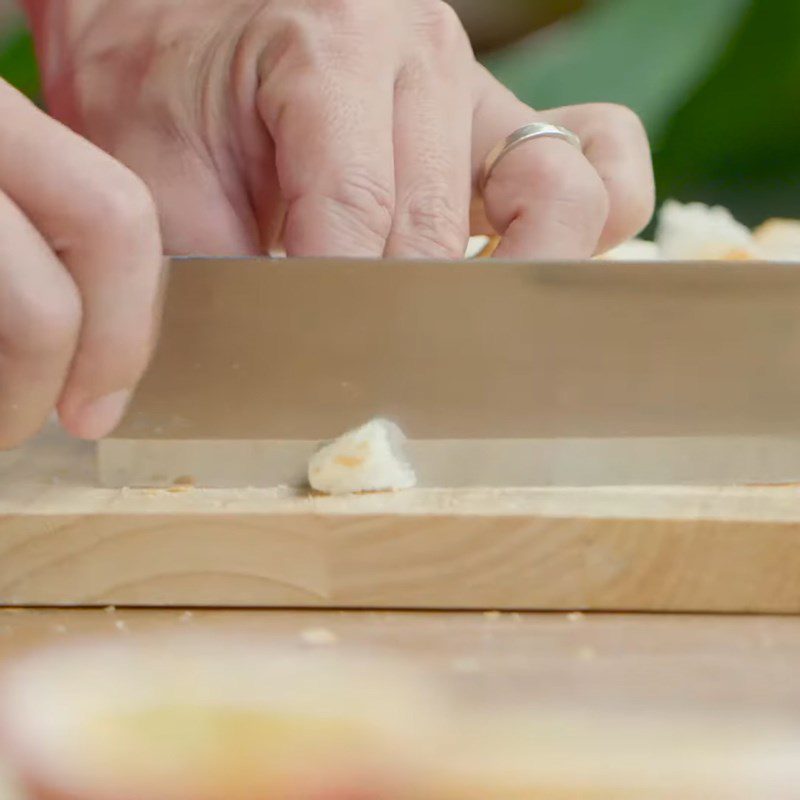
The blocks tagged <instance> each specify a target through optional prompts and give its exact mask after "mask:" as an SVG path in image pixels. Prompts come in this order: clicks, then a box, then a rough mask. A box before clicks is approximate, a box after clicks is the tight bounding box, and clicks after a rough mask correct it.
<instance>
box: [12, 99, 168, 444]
mask: <svg viewBox="0 0 800 800" xmlns="http://www.w3.org/2000/svg"><path fill="white" fill-rule="evenodd" d="M0 117H1V118H2V119H3V122H4V124H3V125H2V126H0V154H3V155H2V156H0V186H2V188H3V190H4V191H5V192H6V193H7V194H8V196H9V197H10V198H11V199H12V200H13V201H14V203H16V205H17V206H18V207H19V208H20V209H21V210H22V211H23V212H24V213H25V215H26V216H27V217H28V219H30V220H31V221H32V222H33V224H34V225H35V226H36V228H37V229H38V230H39V232H40V233H41V234H42V236H43V237H44V238H45V239H46V240H47V242H48V243H49V245H50V247H51V248H52V250H53V251H54V252H55V253H56V255H58V256H59V258H60V259H61V261H62V262H63V263H64V264H65V265H66V267H67V268H68V270H69V272H70V273H71V275H72V277H73V279H74V281H75V283H76V284H77V287H78V290H79V292H80V295H81V304H82V313H83V318H82V324H81V330H80V337H79V341H78V345H77V350H76V352H75V356H74V358H73V360H72V365H71V367H70V371H69V376H68V377H67V381H66V384H65V386H64V389H63V392H62V395H61V399H60V402H59V412H60V414H61V417H62V421H63V422H64V423H65V425H66V426H67V428H68V429H69V430H70V431H71V432H72V433H74V434H75V435H78V436H83V437H86V438H97V437H99V436H103V435H105V434H106V433H108V432H109V431H110V430H111V428H113V427H114V425H115V424H116V423H117V422H118V420H119V417H120V416H121V414H122V412H123V410H124V406H125V403H126V400H127V397H128V394H129V393H130V391H131V390H132V389H133V387H134V385H135V384H136V382H137V381H138V380H139V378H140V377H141V374H142V372H143V371H144V369H145V367H146V365H147V361H148V359H149V356H150V352H151V349H152V343H153V340H154V333H155V327H156V321H157V313H156V311H157V297H158V290H159V286H160V276H161V271H162V256H161V243H160V236H159V229H158V219H157V215H156V211H155V207H154V204H153V202H152V200H151V199H150V195H149V193H148V192H147V190H146V189H145V187H144V185H143V184H142V182H141V181H140V180H139V179H138V178H137V177H136V176H134V175H133V173H131V172H130V171H129V170H127V169H126V168H125V167H123V166H122V165H121V164H119V163H118V162H116V161H115V160H114V159H113V158H111V157H110V156H108V155H107V154H106V153H104V152H103V151H101V150H100V149H99V148H97V147H95V146H94V145H92V144H90V143H89V142H88V141H86V140H84V139H82V138H81V137H79V136H77V135H76V134H74V133H73V132H72V131H70V130H69V129H68V128H66V127H65V126H63V125H61V124H60V123H58V122H56V121H55V120H52V119H50V118H49V117H47V116H46V115H44V114H43V113H42V112H41V111H39V110H38V109H37V108H36V107H35V106H34V105H33V104H32V103H30V102H29V101H28V100H27V99H26V98H24V97H23V96H22V95H20V94H19V93H18V92H16V91H15V90H13V89H11V88H10V87H8V86H5V85H0ZM9 153H13V158H10V157H7V156H6V155H5V154H9ZM34 165H35V168H34Z"/></svg>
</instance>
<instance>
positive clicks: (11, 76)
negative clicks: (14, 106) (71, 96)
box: [0, 26, 39, 99]
mask: <svg viewBox="0 0 800 800" xmlns="http://www.w3.org/2000/svg"><path fill="white" fill-rule="evenodd" d="M0 78H3V79H4V80H6V81H8V82H9V83H10V84H12V85H13V86H16V87H17V88H18V89H19V90H20V91H22V92H24V93H25V94H26V95H28V97H31V98H33V99H38V97H39V70H38V68H37V66H36V57H35V55H34V50H33V41H32V39H31V35H30V33H29V32H28V31H27V30H26V29H25V28H23V27H21V26H20V27H16V28H13V29H12V30H11V31H10V32H9V33H6V34H4V35H2V36H0Z"/></svg>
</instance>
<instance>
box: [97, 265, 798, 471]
mask: <svg viewBox="0 0 800 800" xmlns="http://www.w3.org/2000/svg"><path fill="white" fill-rule="evenodd" d="M798 367H800V269H798V267H797V266H796V265H794V266H792V265H781V264H763V263H758V264H747V263H737V264H730V263H726V264H719V263H717V264H711V263H709V264H687V263H681V264H668V263H648V264H630V263H626V264H612V263H608V262H582V263H558V264H526V263H490V262H461V263H442V262H431V263H426V262H391V261H390V262H383V261H382V262H368V261H327V260H285V261H266V260H263V259H250V260H225V259H222V260H220V259H207V260H203V259H189V260H177V261H174V262H173V263H172V265H171V274H170V278H169V285H168V290H167V297H166V306H165V315H164V324H163V330H162V335H161V338H160V342H159V347H158V351H157V354H156V357H155V359H154V361H153V364H152V366H151V368H150V370H149V372H148V374H147V376H146V377H145V379H144V381H143V382H142V384H141V386H140V388H139V391H138V392H137V394H136V396H135V398H134V401H133V403H132V405H131V408H130V410H129V412H128V414H127V417H126V419H125V420H124V421H123V423H122V425H121V426H120V427H119V429H118V430H117V431H116V432H115V437H114V439H113V440H110V441H107V442H105V443H103V444H102V446H101V477H102V480H103V481H104V482H106V483H111V484H113V485H141V484H142V483H159V482H161V481H162V480H164V481H166V480H171V479H172V478H174V477H177V475H175V474H174V473H175V472H176V470H177V471H178V472H179V473H180V475H187V476H189V475H191V476H192V477H195V478H196V479H198V481H199V482H200V483H202V484H204V485H219V486H226V485H270V484H273V483H284V482H290V483H291V482H295V481H296V480H297V479H298V477H297V476H298V475H299V472H298V471H299V470H300V469H301V467H302V465H303V463H304V459H305V458H306V457H307V455H308V453H309V451H310V450H312V449H313V448H314V447H315V446H316V445H317V443H318V442H319V441H321V440H326V439H330V438H333V437H335V436H338V435H339V434H341V433H342V432H344V431H345V430H347V429H349V428H352V427H354V426H357V425H360V424H362V423H364V422H366V421H367V420H369V419H370V418H372V417H375V416H384V417H389V418H391V419H393V420H395V421H396V422H397V423H398V424H399V425H400V426H401V427H402V428H403V430H404V431H405V432H406V434H407V435H408V436H409V438H410V439H411V440H412V441H411V443H410V449H411V455H412V460H414V465H415V467H416V468H417V469H418V471H420V472H421V474H422V478H423V483H425V484H428V485H445V486H457V485H509V486H520V485H587V484H606V485H611V484H630V483H641V484H652V483H706V484H708V483H731V482H777V481H792V480H798V479H800V445H799V444H798V442H800V411H799V410H800V370H798ZM201 451H202V452H201ZM248 453H249V455H248ZM417 462H419V463H417ZM159 464H161V467H159ZM159 470H160V471H159ZM154 476H155V477H156V478H159V480H155V479H154Z"/></svg>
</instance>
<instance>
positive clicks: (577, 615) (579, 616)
mask: <svg viewBox="0 0 800 800" xmlns="http://www.w3.org/2000/svg"><path fill="white" fill-rule="evenodd" d="M585 617H586V615H585V614H584V613H583V611H570V613H569V614H567V619H568V620H569V621H570V622H582V621H583V620H584V619H585Z"/></svg>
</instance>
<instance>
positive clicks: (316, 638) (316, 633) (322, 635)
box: [300, 628, 339, 645]
mask: <svg viewBox="0 0 800 800" xmlns="http://www.w3.org/2000/svg"><path fill="white" fill-rule="evenodd" d="M300 638H301V639H302V640H303V641H304V642H305V643H306V644H313V645H330V644H336V642H338V641H339V637H338V636H337V635H336V634H335V633H334V632H333V631H331V630H328V629H327V628H307V629H306V630H304V631H301V632H300Z"/></svg>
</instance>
